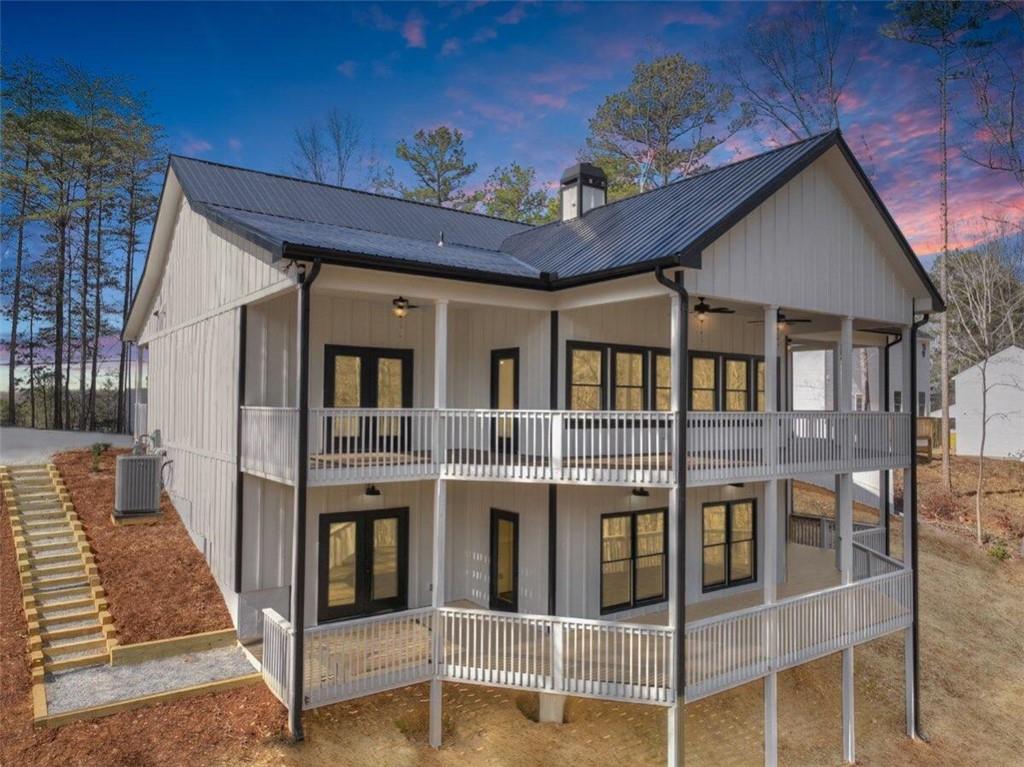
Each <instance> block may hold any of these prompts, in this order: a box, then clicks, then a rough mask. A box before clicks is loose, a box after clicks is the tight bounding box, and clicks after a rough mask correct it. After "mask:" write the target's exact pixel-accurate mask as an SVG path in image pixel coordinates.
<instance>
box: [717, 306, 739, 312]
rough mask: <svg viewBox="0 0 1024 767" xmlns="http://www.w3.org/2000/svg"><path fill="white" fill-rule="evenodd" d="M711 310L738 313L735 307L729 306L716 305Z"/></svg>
mask: <svg viewBox="0 0 1024 767" xmlns="http://www.w3.org/2000/svg"><path fill="white" fill-rule="evenodd" d="M711 311H712V312H714V313H715V314H735V313H736V310H735V309H729V308H728V307H725V306H716V307H715V308H714V309H712V310H711Z"/></svg>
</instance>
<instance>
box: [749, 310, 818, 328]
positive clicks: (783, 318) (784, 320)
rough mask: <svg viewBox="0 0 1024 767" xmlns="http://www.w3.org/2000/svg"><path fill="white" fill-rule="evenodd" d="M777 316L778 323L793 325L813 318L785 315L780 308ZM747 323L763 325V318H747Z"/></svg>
mask: <svg viewBox="0 0 1024 767" xmlns="http://www.w3.org/2000/svg"><path fill="white" fill-rule="evenodd" d="M777 316H778V318H779V319H778V322H779V324H780V325H795V324H797V323H798V322H814V320H809V319H806V318H804V317H787V316H786V315H785V314H783V312H782V310H781V309H780V310H779V312H778V315H777ZM749 323H750V324H751V325H763V324H764V320H749Z"/></svg>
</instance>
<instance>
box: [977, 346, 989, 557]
mask: <svg viewBox="0 0 1024 767" xmlns="http://www.w3.org/2000/svg"><path fill="white" fill-rule="evenodd" d="M987 368H988V360H987V359H986V360H984V361H983V362H982V363H981V446H980V447H979V448H978V486H977V488H975V493H974V526H975V532H976V533H977V536H978V545H979V546H981V545H982V544H983V543H984V537H983V535H982V531H981V496H982V491H983V490H984V486H985V433H986V432H987V431H988V376H987V373H988V370H987Z"/></svg>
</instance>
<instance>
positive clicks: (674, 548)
mask: <svg viewBox="0 0 1024 767" xmlns="http://www.w3.org/2000/svg"><path fill="white" fill-rule="evenodd" d="M680 301H681V299H680V297H679V294H678V293H673V294H672V301H671V309H670V317H671V321H670V327H671V332H670V337H671V338H670V342H669V349H670V350H671V363H670V368H671V375H672V394H671V407H672V412H674V413H675V412H678V411H679V406H680V404H681V403H682V397H683V396H685V394H684V392H681V391H679V385H678V384H679V371H680V368H679V366H680V365H683V364H686V360H681V359H679V341H680V334H681V333H682V328H681V327H680V322H679V311H680ZM676 428H677V429H685V428H686V424H685V423H679V424H676ZM678 452H679V451H678V450H674V449H673V451H672V464H673V469H674V472H673V473H674V475H675V477H676V482H675V483H674V484H673V485H672V489H671V490H669V493H668V508H669V514H668V595H669V598H668V625H669V628H671V629H672V630H673V631H685V630H686V626H685V624H686V616H685V615H680V614H679V600H678V599H676V593H677V590H678V589H679V588H680V583H679V577H678V573H679V568H678V563H679V557H682V556H685V552H682V551H679V550H678V541H679V534H678V533H679V525H681V524H685V520H682V519H679V518H678V515H677V514H676V510H677V509H678V508H679V503H678V501H679V492H680V490H679V477H680V473H679V472H680V471H681V469H682V466H683V464H682V460H681V458H682V457H681V456H679V455H677V453H678ZM672 673H673V674H674V673H675V670H674V669H673V671H672ZM685 685H686V680H684V679H677V680H676V700H675V703H673V704H672V705H671V706H669V707H668V710H667V712H666V715H667V717H668V723H667V724H668V726H667V733H668V754H667V757H666V764H667V765H668V767H678V765H681V764H683V721H682V720H683V717H684V715H685V713H684V712H685V705H684V699H685V695H686V691H685Z"/></svg>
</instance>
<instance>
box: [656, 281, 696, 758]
mask: <svg viewBox="0 0 1024 767" xmlns="http://www.w3.org/2000/svg"><path fill="white" fill-rule="evenodd" d="M654 276H655V277H656V278H657V280H658V282H660V283H661V284H662V285H664V286H665V287H666V288H668V289H669V290H671V291H673V292H675V293H676V294H677V295H678V296H679V318H678V322H679V338H678V340H677V346H676V348H675V349H674V351H675V352H676V355H677V356H678V358H679V366H678V370H676V380H675V381H673V384H674V385H675V386H677V387H678V390H679V397H678V400H677V404H676V412H675V415H676V424H677V425H676V444H675V455H676V460H675V463H676V508H675V515H676V541H675V545H676V593H675V594H670V595H669V596H670V598H671V599H674V600H676V615H677V622H678V625H677V626H676V627H675V630H676V634H675V652H676V668H675V676H676V678H675V685H674V686H675V690H676V702H677V703H678V704H679V705H680V706H681V707H685V703H686V420H687V415H688V411H689V397H688V394H687V392H688V391H689V375H690V370H689V367H690V366H689V360H688V357H689V327H688V321H689V311H690V295H689V293H687V292H686V288H685V287H683V272H682V270H680V271H678V272H676V275H675V280H671V279H669V278H668V277H667V276H666V275H665V271H664V268H663V267H661V266H659V267H658V268H657V269H656V270H655V272H654ZM684 719H685V717H683V716H682V715H680V716H679V722H678V727H679V736H678V738H679V742H680V743H682V742H683V732H682V730H683V721H684Z"/></svg>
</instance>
